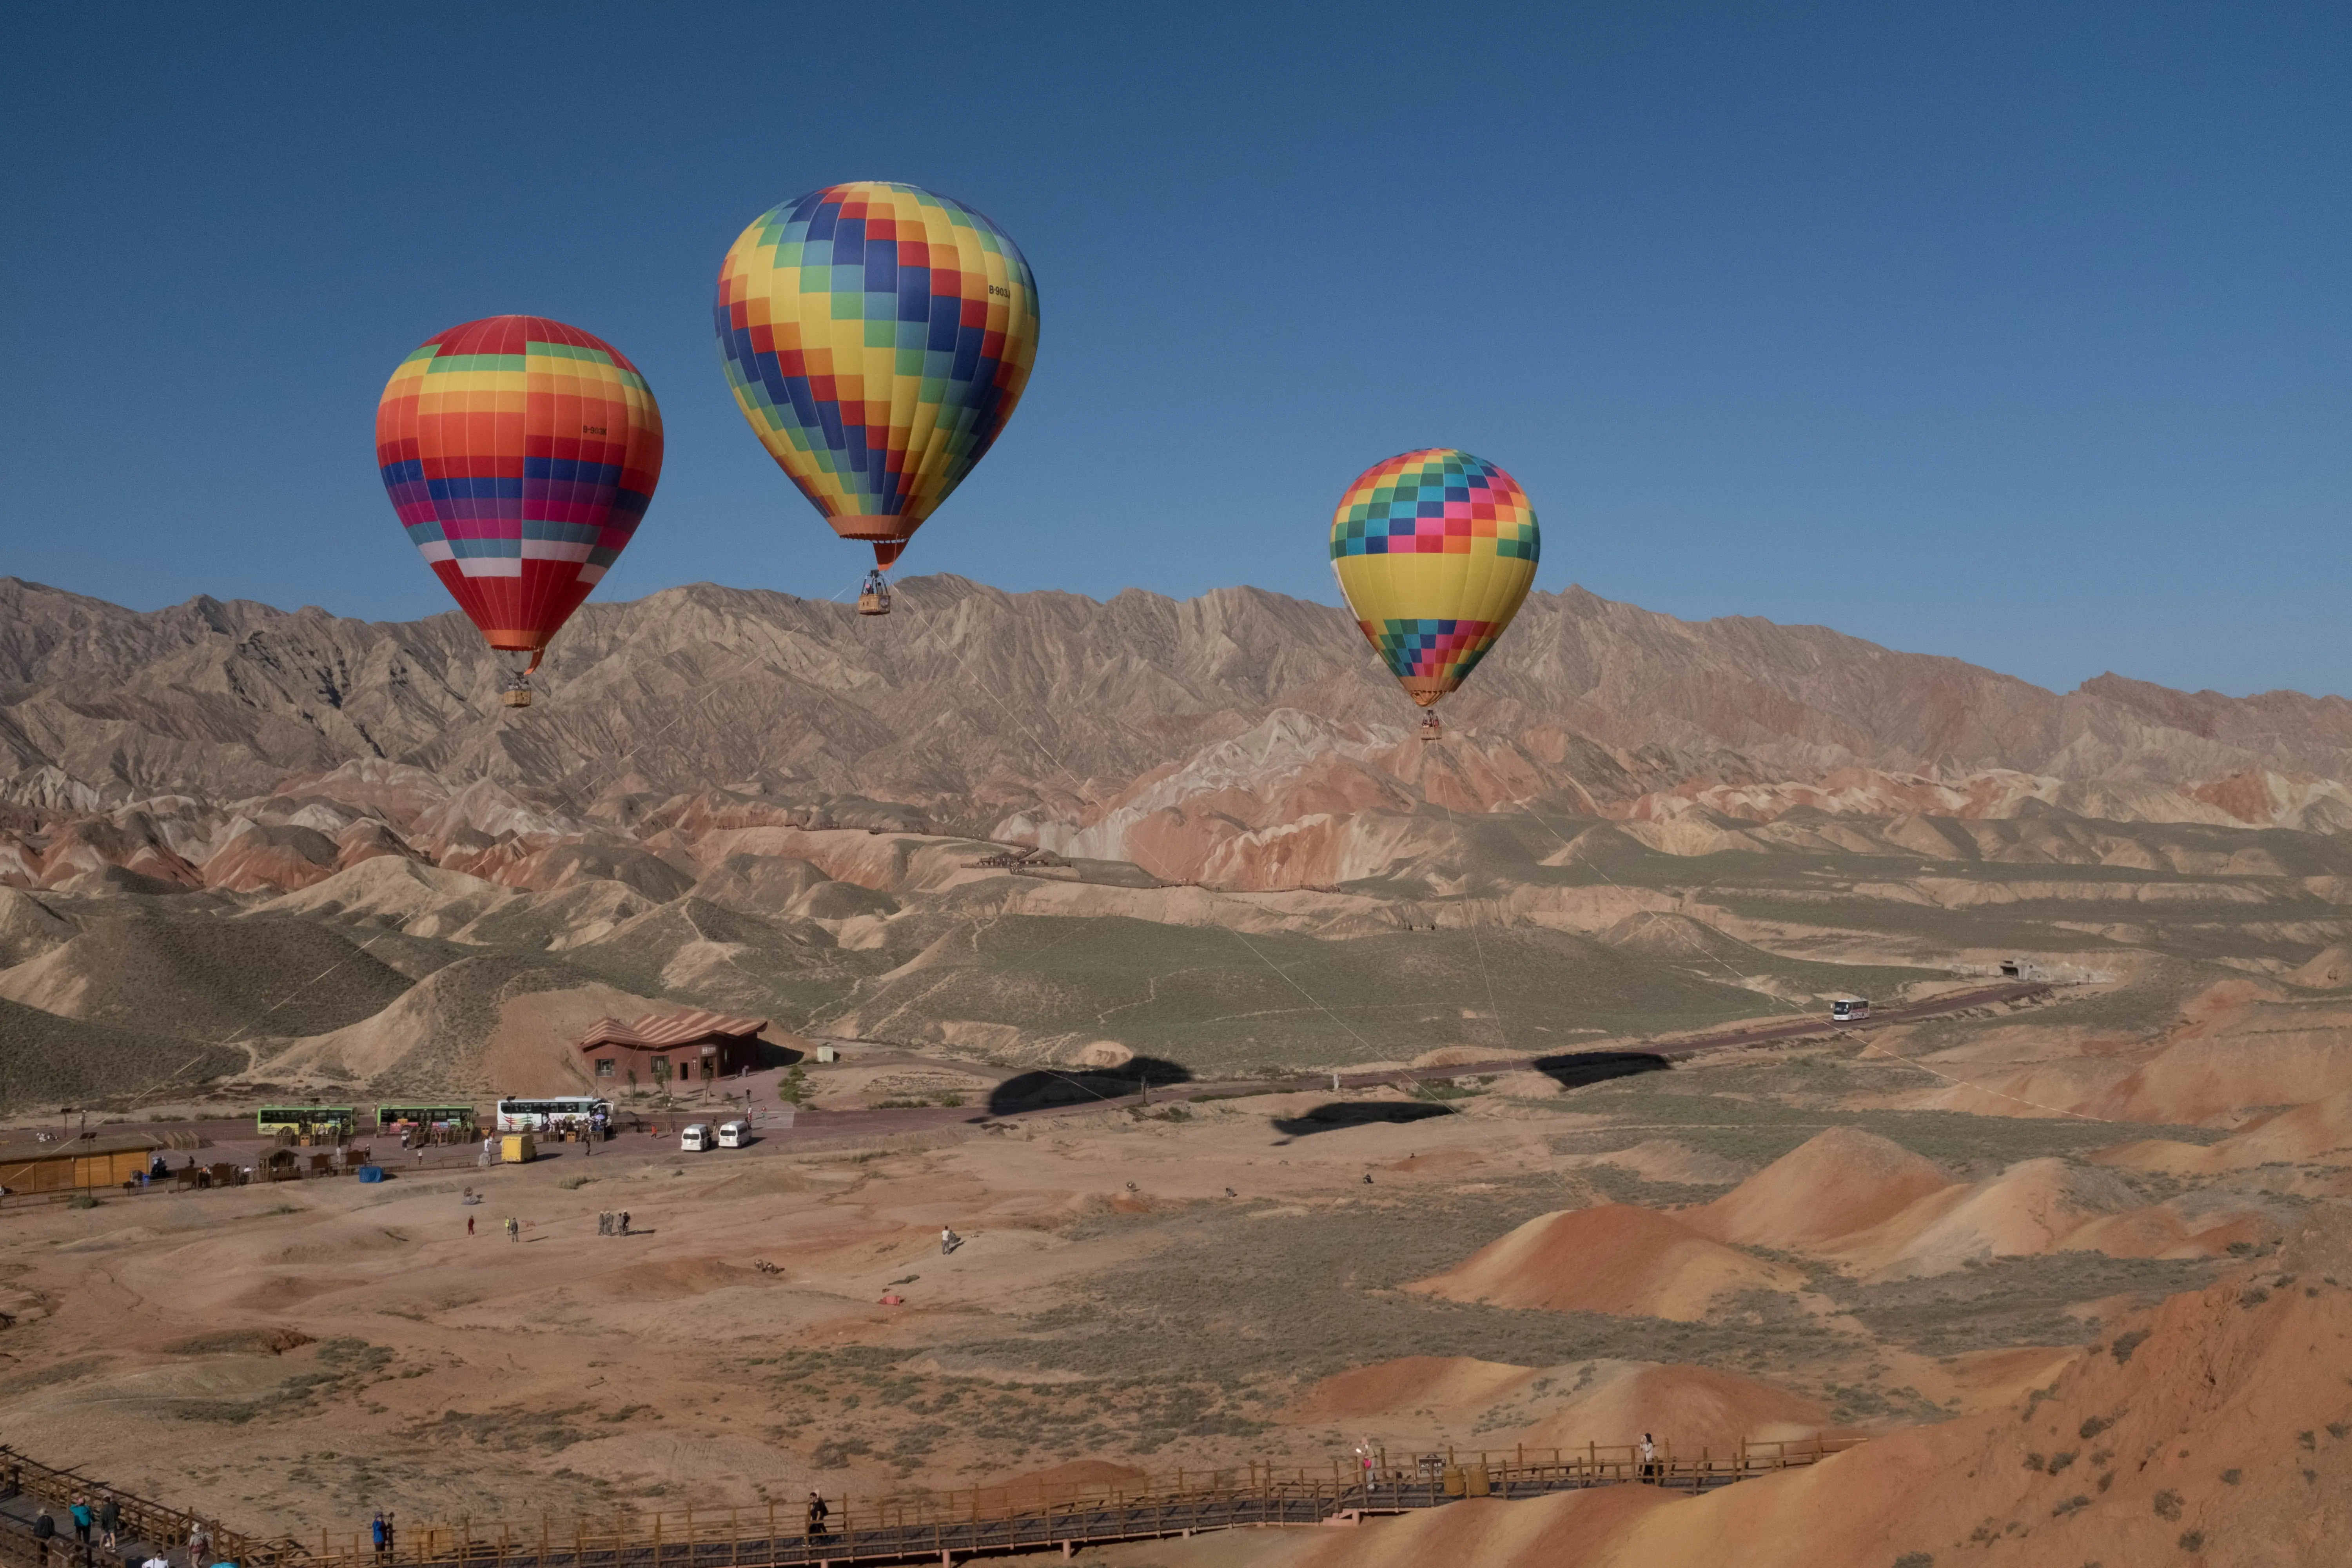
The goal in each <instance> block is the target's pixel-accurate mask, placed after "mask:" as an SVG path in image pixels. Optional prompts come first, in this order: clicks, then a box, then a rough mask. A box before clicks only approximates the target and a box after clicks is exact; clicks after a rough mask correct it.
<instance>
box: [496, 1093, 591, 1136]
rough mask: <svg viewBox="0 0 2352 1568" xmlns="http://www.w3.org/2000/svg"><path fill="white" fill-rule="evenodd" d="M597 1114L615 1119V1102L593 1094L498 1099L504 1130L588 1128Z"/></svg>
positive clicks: (543, 1130) (534, 1130) (537, 1130)
mask: <svg viewBox="0 0 2352 1568" xmlns="http://www.w3.org/2000/svg"><path fill="white" fill-rule="evenodd" d="M598 1117H602V1118H603V1119H604V1121H606V1122H608V1123H609V1122H610V1121H612V1120H613V1102H612V1101H611V1100H599V1099H597V1098H596V1097H595V1096H594V1095H593V1094H562V1095H555V1096H553V1097H551V1098H550V1099H546V1100H520V1099H518V1100H499V1131H501V1132H560V1131H564V1130H565V1129H567V1128H572V1127H583V1128H584V1127H587V1126H589V1125H590V1124H591V1123H592V1122H593V1121H595V1120H596V1119H597V1118H598Z"/></svg>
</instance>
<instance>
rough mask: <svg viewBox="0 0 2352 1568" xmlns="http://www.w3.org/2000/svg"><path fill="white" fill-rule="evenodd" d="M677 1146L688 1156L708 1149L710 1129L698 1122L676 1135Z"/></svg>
mask: <svg viewBox="0 0 2352 1568" xmlns="http://www.w3.org/2000/svg"><path fill="white" fill-rule="evenodd" d="M677 1146H678V1147H679V1148H680V1149H681V1150H684V1151H685V1152H687V1153H689V1154H699V1153H701V1152H703V1151H704V1150H705V1149H708V1148H709V1147H710V1129H709V1128H708V1127H705V1126H704V1125H703V1124H702V1123H701V1122H699V1121H698V1122H696V1123H695V1124H694V1125H693V1126H691V1127H688V1129H687V1130H686V1131H683V1132H681V1133H679V1134H678V1135H677Z"/></svg>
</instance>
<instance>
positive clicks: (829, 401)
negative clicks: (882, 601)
mask: <svg viewBox="0 0 2352 1568" xmlns="http://www.w3.org/2000/svg"><path fill="white" fill-rule="evenodd" d="M715 318H716V324H717V327H718V331H719V359H720V362H721V363H722V364H723V365H724V366H725V368H726V371H727V384H728V385H729V386H730V387H732V388H733V389H734V392H735V403H736V405H737V406H738V407H740V409H742V411H743V417H744V418H745V419H747V420H749V421H750V422H751V430H752V433H753V434H754V435H756V436H758V437H760V442H761V445H762V446H764V447H767V449H768V455H769V456H770V457H772V458H775V460H776V463H777V465H778V466H779V467H780V468H782V469H783V470H784V472H785V473H786V474H787V475H789V476H790V477H791V479H792V481H793V483H794V484H796V485H798V486H799V487H800V488H801V493H802V494H803V495H804V496H806V497H808V499H809V501H810V503H811V504H812V505H814V507H815V508H816V509H817V510H818V512H819V513H821V514H822V515H823V516H824V520H825V521H827V522H829V523H831V524H832V525H833V530H834V531H835V533H838V534H840V535H841V537H843V538H844V539H856V540H864V541H866V542H871V543H872V544H873V545H874V547H875V549H874V553H875V556H876V558H877V560H878V561H880V562H881V563H882V564H883V565H886V566H887V565H888V564H889V563H891V562H892V561H893V560H895V559H897V557H898V552H899V550H900V549H902V548H904V547H905V545H906V542H907V541H908V539H909V538H910V537H912V535H913V534H914V531H915V530H916V529H918V528H919V527H921V526H922V523H923V520H924V519H925V518H928V517H929V516H930V515H931V512H932V510H933V509H934V508H936V507H937V506H938V505H939V504H940V502H941V501H943V500H947V498H948V496H949V494H950V492H951V491H953V490H954V489H955V488H956V486H958V485H959V484H961V483H962V482H963V479H964V476H965V475H967V474H969V473H971V470H972V466H973V465H974V464H976V463H978V462H979V461H980V460H981V458H983V457H985V456H987V455H988V449H989V447H991V446H992V445H993V444H994V443H995V440H996V437H997V436H998V434H999V433H1000V432H1002V431H1003V428H1004V422H1005V421H1006V420H1007V419H1009V418H1011V417H1012V416H1013V406H1014V405H1016V404H1018V403H1019V402H1020V401H1021V391H1022V388H1023V387H1024V386H1026V385H1027V384H1028V382H1029V368H1030V365H1031V363H1033V362H1034V360H1035V358H1036V353H1037V285H1036V280H1035V279H1034V278H1033V277H1031V275H1030V272H1029V263H1028V262H1027V261H1026V260H1024V259H1023V258H1022V255H1021V251H1020V247H1017V246H1015V245H1014V244H1013V241H1012V240H1011V239H1010V238H1008V237H1006V236H1005V234H1004V232H1003V230H1002V229H1000V228H998V227H997V226H996V225H994V224H993V223H992V222H990V221H989V220H988V218H987V217H985V216H982V214H980V213H977V212H974V211H973V210H972V209H971V208H970V207H968V206H966V205H963V204H962V203H961V202H959V201H956V200H954V199H952V198H950V197H948V196H942V195H934V194H932V193H931V192H929V191H925V190H920V189H918V188H917V187H915V186H913V185H899V184H886V183H883V182H880V181H874V180H859V181H856V182H853V183H851V184H842V185H828V186H826V187H825V188H824V189H823V190H821V191H812V192H810V193H809V194H808V195H804V196H802V197H800V198H799V199H798V200H795V201H790V202H786V203H785V204H783V205H782V206H779V207H776V208H774V209H773V210H772V211H770V212H767V213H763V214H761V216H760V217H759V218H758V219H756V220H755V221H754V222H753V223H752V225H751V227H749V228H747V229H745V230H744V231H743V232H742V234H741V235H740V237H737V239H736V241H735V244H734V246H733V247H732V248H730V250H729V251H728V252H727V259H726V261H725V262H724V263H723V264H722V265H721V266H720V268H719V298H718V304H717V307H716V310H715Z"/></svg>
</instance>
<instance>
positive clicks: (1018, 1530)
mask: <svg viewBox="0 0 2352 1568" xmlns="http://www.w3.org/2000/svg"><path fill="white" fill-rule="evenodd" d="M1852 1446H1853V1443H1852V1440H1841V1439H1836V1438H1817V1439H1809V1440H1807V1441H1803V1442H1796V1443H1741V1444H1738V1445H1735V1446H1734V1447H1730V1448H1728V1449H1724V1450H1721V1451H1717V1450H1716V1449H1714V1448H1712V1447H1702V1448H1701V1449H1699V1450H1698V1451H1697V1453H1696V1454H1688V1453H1680V1454H1678V1453H1676V1452H1675V1450H1674V1449H1673V1448H1672V1447H1670V1446H1668V1445H1664V1444H1661V1445H1659V1447H1657V1449H1656V1452H1655V1456H1654V1458H1653V1459H1651V1460H1649V1461H1644V1460H1643V1458H1642V1456H1641V1453H1640V1451H1639V1449H1638V1448H1636V1447H1633V1445H1630V1444H1624V1445H1606V1444H1598V1443H1592V1444H1587V1445H1586V1446H1585V1447H1583V1448H1582V1449H1581V1450H1578V1449H1563V1448H1549V1447H1547V1448H1540V1449H1530V1448H1526V1447H1518V1448H1513V1449H1509V1450H1500V1451H1497V1450H1482V1451H1479V1452H1476V1453H1465V1452H1460V1451H1455V1450H1447V1451H1446V1452H1444V1453H1442V1454H1426V1455H1417V1456H1412V1457H1410V1458H1402V1459H1400V1458H1397V1457H1395V1456H1391V1455H1389V1454H1386V1453H1385V1452H1382V1453H1377V1454H1375V1455H1373V1456H1372V1463H1371V1465H1370V1468H1369V1469H1367V1468H1365V1467H1364V1466H1363V1465H1362V1464H1361V1463H1360V1462H1359V1461H1354V1460H1339V1461H1334V1462H1333V1464H1332V1465H1331V1467H1330V1468H1329V1469H1328V1470H1324V1469H1320V1468H1301V1467H1296V1466H1291V1467H1276V1466H1268V1465H1258V1464H1253V1465H1246V1466H1243V1467H1241V1468H1233V1469H1217V1470H1177V1471H1175V1472H1174V1473H1172V1474H1170V1475H1164V1476H1159V1477H1154V1478H1151V1479H1148V1480H1145V1481H1140V1482H1139V1483H1138V1484H1136V1485H1134V1486H1132V1487H1102V1486H1081V1485H1075V1484H1066V1485H1055V1486H1041V1485H1022V1486H1015V1487H962V1488H956V1489H951V1490H949V1491H945V1492H932V1491H919V1492H914V1493H908V1494H904V1495H897V1496H887V1497H880V1498H851V1497H841V1498H829V1499H827V1500H826V1504H827V1518H826V1520H825V1521H824V1531H823V1533H822V1534H814V1535H813V1534H811V1533H810V1532H809V1531H808V1528H807V1523H806V1517H805V1513H804V1510H803V1508H802V1507H801V1506H800V1505H797V1504H792V1503H784V1504H767V1505H763V1506H761V1507H755V1508H750V1509H746V1508H740V1507H734V1508H730V1507H719V1508H709V1509H693V1508H687V1509H679V1510H663V1511H660V1512H654V1513H620V1514H615V1515H613V1516H611V1517H609V1518H604V1519H591V1520H574V1521H564V1522H562V1523H558V1522H556V1521H553V1520H552V1519H539V1520H530V1521H500V1522H491V1523H485V1522H480V1521H470V1520H460V1521H457V1522H455V1523H448V1524H438V1523H436V1524H433V1525H427V1526H423V1527H412V1526H407V1525H403V1526H402V1527H401V1528H400V1529H399V1530H398V1531H397V1532H396V1534H395V1536H394V1542H393V1547H392V1550H391V1551H390V1552H384V1553H379V1552H376V1551H375V1549H374V1546H373V1542H370V1541H368V1540H367V1539H366V1538H365V1537H363V1536H362V1535H360V1534H357V1533H352V1534H349V1535H343V1536H337V1535H333V1534H322V1535H321V1536H320V1538H319V1540H318V1542H317V1543H316V1544H315V1545H313V1544H311V1543H310V1542H304V1543H303V1546H304V1549H305V1550H304V1552H303V1556H304V1559H305V1561H306V1563H309V1564H312V1565H315V1568H451V1565H457V1564H465V1565H481V1568H781V1565H784V1564H800V1563H885V1562H894V1561H899V1560H912V1559H917V1558H929V1559H931V1560H934V1561H936V1560H937V1559H938V1558H939V1556H940V1553H941V1552H950V1553H955V1554H958V1555H961V1554H963V1553H967V1552H1008V1551H1013V1550H1020V1549H1037V1548H1052V1547H1055V1546H1064V1545H1067V1546H1072V1547H1075V1546H1077V1545H1084V1544H1087V1543H1099V1542H1112V1541H1131V1540H1138V1539H1144V1538H1149V1537H1154V1536H1169V1535H1181V1534H1185V1533H1188V1532H1192V1531H1207V1530H1223V1529H1230V1528H1232V1527H1234V1526H1236V1525H1251V1524H1318V1523H1321V1522H1323V1521H1327V1520H1331V1519H1335V1518H1339V1517H1341V1516H1345V1515H1349V1514H1353V1515H1356V1516H1358V1517H1362V1516H1364V1515H1368V1514H1381V1513H1399V1512H1403V1511H1406V1510H1413V1509H1423V1508H1434V1507H1439V1506H1442V1505H1444V1504H1446V1503H1450V1502H1453V1501H1455V1500H1459V1499H1463V1498H1473V1497H1493V1498H1502V1499H1510V1498H1528V1497H1538V1496H1541V1495H1543V1494H1545V1493H1549V1492H1557V1491H1568V1490H1573V1489H1580V1488H1584V1487H1594V1486H1614V1485H1619V1484H1622V1483H1626V1482H1648V1483H1650V1484H1653V1485H1657V1486H1662V1487H1665V1488H1668V1489H1674V1490H1679V1491H1691V1492H1696V1491H1704V1490H1707V1489H1713V1488H1715V1487H1719V1486H1727V1485H1729V1484H1730V1483H1732V1482H1734V1481H1738V1480H1741V1479H1747V1478H1748V1477H1751V1476H1757V1475H1763V1474H1768V1473H1769V1472H1771V1471H1774V1470H1780V1469H1786V1468H1790V1467H1792V1466H1798V1465H1810V1464H1812V1463H1814V1462H1815V1461H1816V1460H1819V1459H1821V1458H1825V1457H1826V1456H1828V1455H1830V1454H1832V1453H1835V1452H1838V1451H1839V1450H1840V1449H1842V1448H1845V1447H1852Z"/></svg>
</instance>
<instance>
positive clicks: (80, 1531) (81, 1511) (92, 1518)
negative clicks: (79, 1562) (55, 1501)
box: [66, 1492, 97, 1546]
mask: <svg viewBox="0 0 2352 1568" xmlns="http://www.w3.org/2000/svg"><path fill="white" fill-rule="evenodd" d="M66 1512H67V1513H68V1515H69V1516H70V1517H71V1518H72V1520H73V1527H74V1539H75V1540H76V1541H79V1542H81V1543H82V1544H83V1545H84V1546H88V1545H89V1527H90V1526H91V1525H92V1524H94V1523H96V1522H97V1516H96V1515H94V1514H92V1513H91V1512H90V1510H89V1499H88V1498H86V1497H84V1496H82V1495H81V1494H80V1493H79V1492H76V1493H75V1494H74V1500H73V1507H71V1508H69V1509H68V1510H66Z"/></svg>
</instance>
